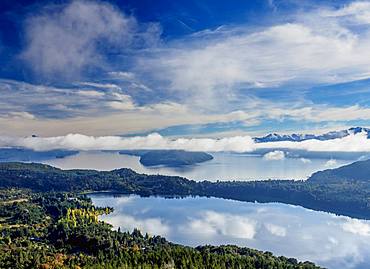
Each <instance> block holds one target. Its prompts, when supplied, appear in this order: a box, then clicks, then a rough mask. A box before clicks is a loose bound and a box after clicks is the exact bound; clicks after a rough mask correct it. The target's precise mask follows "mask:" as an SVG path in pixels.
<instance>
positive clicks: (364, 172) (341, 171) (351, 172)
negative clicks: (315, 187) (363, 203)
mask: <svg viewBox="0 0 370 269" xmlns="http://www.w3.org/2000/svg"><path fill="white" fill-rule="evenodd" d="M309 180H310V181H311V182H317V183H336V182H340V181H352V182H353V181H360V182H366V183H367V182H370V160H366V161H358V162H354V163H351V164H349V165H345V166H342V167H339V168H336V169H327V170H324V171H319V172H316V173H314V174H313V175H312V176H311V177H310V179H309Z"/></svg>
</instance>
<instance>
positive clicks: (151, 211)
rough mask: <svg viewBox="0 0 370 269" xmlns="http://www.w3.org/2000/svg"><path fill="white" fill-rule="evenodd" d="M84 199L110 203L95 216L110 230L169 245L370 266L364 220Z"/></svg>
mask: <svg viewBox="0 0 370 269" xmlns="http://www.w3.org/2000/svg"><path fill="white" fill-rule="evenodd" d="M90 197H91V198H92V200H93V202H94V204H95V205H97V206H112V207H114V209H115V211H114V212H113V213H112V214H110V215H108V216H103V217H102V218H101V219H102V220H104V221H107V222H109V223H111V224H112V225H113V226H114V227H115V228H118V227H121V229H123V230H129V231H132V230H133V229H134V228H139V229H140V230H141V231H142V232H143V233H145V232H148V233H149V234H152V235H162V236H164V237H166V238H167V239H168V240H170V241H172V242H175V243H180V244H184V245H189V246H197V245H204V244H212V245H221V244H236V245H239V246H246V247H251V248H256V249H259V250H264V251H271V252H273V253H274V254H275V255H284V256H288V257H295V258H297V259H299V260H302V261H303V260H310V261H313V262H315V263H317V264H319V265H321V266H325V267H327V268H332V269H337V268H346V269H350V268H356V269H360V268H361V269H364V268H369V264H370V221H363V220H357V219H352V218H348V217H343V216H335V215H333V214H329V213H324V212H317V211H312V210H307V209H304V208H302V207H298V206H290V205H284V204H279V203H267V204H259V203H247V202H238V201H231V200H225V199H217V198H200V197H196V198H191V197H189V198H184V199H165V198H160V197H149V198H142V197H138V196H119V197H117V196H116V197H113V196H112V195H108V194H94V195H90Z"/></svg>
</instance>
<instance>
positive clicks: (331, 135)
mask: <svg viewBox="0 0 370 269" xmlns="http://www.w3.org/2000/svg"><path fill="white" fill-rule="evenodd" d="M361 132H365V133H366V134H367V138H370V129H369V128H363V127H352V128H349V129H346V130H340V131H332V132H328V133H325V134H321V135H314V134H290V135H286V134H282V135H281V134H276V133H273V134H268V135H266V136H263V137H254V138H253V139H254V141H255V142H257V143H265V142H279V141H294V142H301V141H305V140H310V139H316V140H322V141H324V140H330V139H336V138H342V137H345V136H348V135H350V134H357V133H361Z"/></svg>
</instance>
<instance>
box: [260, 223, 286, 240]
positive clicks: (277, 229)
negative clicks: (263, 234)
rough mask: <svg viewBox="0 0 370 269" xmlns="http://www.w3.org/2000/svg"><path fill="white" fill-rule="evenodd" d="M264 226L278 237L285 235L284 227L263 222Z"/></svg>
mask: <svg viewBox="0 0 370 269" xmlns="http://www.w3.org/2000/svg"><path fill="white" fill-rule="evenodd" d="M265 227H266V229H267V230H268V231H269V232H270V233H271V234H272V235H275V236H280V237H284V236H286V229H285V228H284V227H281V226H279V225H275V224H271V223H267V224H265Z"/></svg>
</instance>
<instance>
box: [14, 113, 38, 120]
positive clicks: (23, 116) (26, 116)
mask: <svg viewBox="0 0 370 269" xmlns="http://www.w3.org/2000/svg"><path fill="white" fill-rule="evenodd" d="M8 117H10V118H12V119H26V120H33V119H35V118H36V117H35V115H32V114H31V113H28V112H25V111H14V112H9V113H8Z"/></svg>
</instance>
